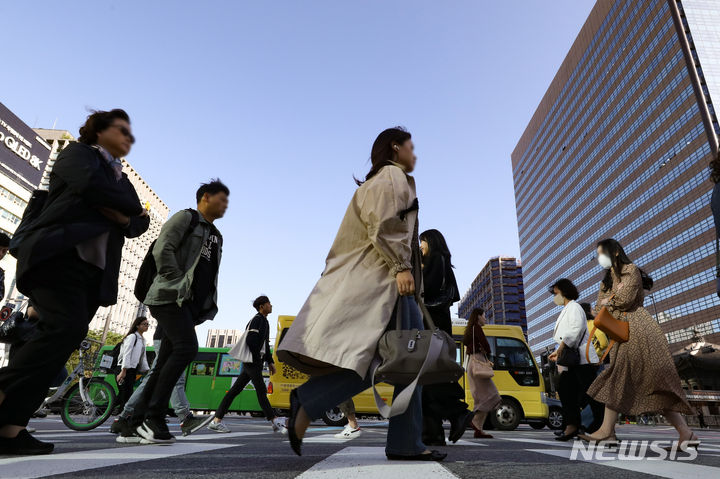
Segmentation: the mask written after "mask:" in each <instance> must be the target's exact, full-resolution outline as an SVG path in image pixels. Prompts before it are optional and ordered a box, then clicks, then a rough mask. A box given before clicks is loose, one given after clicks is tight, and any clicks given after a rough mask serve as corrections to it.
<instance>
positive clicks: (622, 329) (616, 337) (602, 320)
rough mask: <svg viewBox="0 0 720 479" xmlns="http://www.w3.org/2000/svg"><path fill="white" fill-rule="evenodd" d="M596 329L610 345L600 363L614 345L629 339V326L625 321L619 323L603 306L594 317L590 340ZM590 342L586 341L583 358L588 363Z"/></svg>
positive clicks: (611, 297)
mask: <svg viewBox="0 0 720 479" xmlns="http://www.w3.org/2000/svg"><path fill="white" fill-rule="evenodd" d="M614 297H615V295H612V296H610V299H613V298H614ZM608 301H609V300H608ZM596 329H599V330H600V331H602V332H603V333H605V334H606V335H607V337H608V338H610V344H608V347H607V349H606V350H605V354H603V357H602V359H601V360H600V362H601V363H602V362H603V361H604V360H605V358H606V357H607V355H608V354H609V353H610V350H611V349H612V347H613V345H614V344H615V343H626V342H627V340H628V339H629V338H630V324H629V323H628V322H627V321H621V320H619V319H616V318H615V317H614V316H613V315H612V314H610V311H609V310H608V308H607V306H603V307H602V308H601V309H600V311H599V312H598V314H597V315H596V316H595V319H594V320H593V330H592V333H590V338H592V337H593V336H594V335H595V330H596ZM590 342H591V341H588V343H587V345H586V346H585V357H586V358H587V360H588V362H590Z"/></svg>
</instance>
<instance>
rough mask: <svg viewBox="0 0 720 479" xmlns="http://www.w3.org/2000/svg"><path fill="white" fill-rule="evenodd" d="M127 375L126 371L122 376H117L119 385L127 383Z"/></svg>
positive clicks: (121, 372)
mask: <svg viewBox="0 0 720 479" xmlns="http://www.w3.org/2000/svg"><path fill="white" fill-rule="evenodd" d="M126 374H127V371H126V370H124V369H123V370H122V371H120V374H118V375H117V383H118V384H122V383H123V382H124V381H125V376H126Z"/></svg>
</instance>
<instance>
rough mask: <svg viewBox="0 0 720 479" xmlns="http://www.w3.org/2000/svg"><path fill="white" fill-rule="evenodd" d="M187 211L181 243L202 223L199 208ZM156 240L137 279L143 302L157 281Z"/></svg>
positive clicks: (137, 292)
mask: <svg viewBox="0 0 720 479" xmlns="http://www.w3.org/2000/svg"><path fill="white" fill-rule="evenodd" d="M185 211H189V212H190V215H191V218H190V226H188V229H187V231H186V232H185V235H184V236H183V238H182V240H181V241H180V244H183V243H185V240H187V239H188V236H190V233H192V232H193V230H195V228H196V227H197V225H198V224H199V223H200V214H199V213H198V212H197V210H194V209H192V208H188V209H186V210H185ZM156 242H157V240H155V241H153V242H152V244H151V245H150V248H148V250H147V253H145V258H144V259H143V262H142V264H141V265H140V270H139V271H138V275H137V279H136V280H135V290H134V292H135V297H136V298H137V299H138V301H140V302H141V303H144V302H145V298H146V297H147V294H148V291H150V286H152V284H153V281H155V277H156V276H157V264H155V257H154V256H153V248H155V243H156ZM113 351H114V350H113ZM119 351H120V350H119V349H118V352H119Z"/></svg>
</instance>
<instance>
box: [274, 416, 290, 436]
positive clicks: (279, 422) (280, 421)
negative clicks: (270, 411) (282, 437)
mask: <svg viewBox="0 0 720 479" xmlns="http://www.w3.org/2000/svg"><path fill="white" fill-rule="evenodd" d="M272 428H273V431H274V432H277V433H279V434H287V418H284V417H276V418H275V419H273V420H272Z"/></svg>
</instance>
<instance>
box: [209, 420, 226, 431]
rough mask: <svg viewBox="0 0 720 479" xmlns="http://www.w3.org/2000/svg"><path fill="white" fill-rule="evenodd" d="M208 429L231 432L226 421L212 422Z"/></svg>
mask: <svg viewBox="0 0 720 479" xmlns="http://www.w3.org/2000/svg"><path fill="white" fill-rule="evenodd" d="M208 429H210V430H211V431H215V432H230V428H229V427H227V426H226V425H225V423H224V422H222V421H220V422H214V421H213V422H211V423H210V425H209V426H208Z"/></svg>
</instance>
